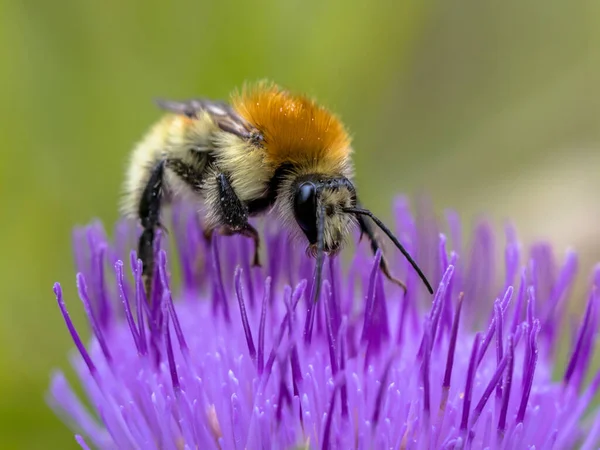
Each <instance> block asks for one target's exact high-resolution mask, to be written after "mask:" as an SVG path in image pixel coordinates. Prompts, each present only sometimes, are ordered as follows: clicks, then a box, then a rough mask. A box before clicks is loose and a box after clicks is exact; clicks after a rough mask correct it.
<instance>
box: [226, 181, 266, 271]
mask: <svg viewBox="0 0 600 450" xmlns="http://www.w3.org/2000/svg"><path fill="white" fill-rule="evenodd" d="M217 186H218V191H219V192H218V195H219V200H220V209H221V211H220V216H221V223H222V225H223V226H222V228H221V231H222V233H223V234H225V235H232V234H241V235H242V236H246V237H249V238H252V240H253V241H254V258H253V261H252V264H253V265H254V266H260V257H259V249H260V236H259V235H258V231H256V228H254V227H253V226H252V225H250V223H248V208H247V207H246V205H244V203H242V201H241V200H240V199H239V198H238V196H237V194H236V193H235V191H234V190H233V188H232V187H231V183H230V182H229V180H228V179H227V176H226V175H225V174H224V173H219V174H217Z"/></svg>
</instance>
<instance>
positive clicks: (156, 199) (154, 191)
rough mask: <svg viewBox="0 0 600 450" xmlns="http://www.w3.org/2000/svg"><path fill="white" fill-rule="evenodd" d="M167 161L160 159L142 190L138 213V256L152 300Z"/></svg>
mask: <svg viewBox="0 0 600 450" xmlns="http://www.w3.org/2000/svg"><path fill="white" fill-rule="evenodd" d="M164 169H165V161H164V160H161V161H159V162H158V163H157V164H156V166H155V167H154V169H152V173H151V174H150V179H149V180H148V183H147V184H146V187H145V188H144V191H143V192H142V197H141V200H140V204H139V208H138V215H139V217H140V221H141V224H142V228H143V231H142V234H141V236H140V239H139V242H138V258H140V259H141V260H142V277H143V279H144V288H145V290H146V297H147V301H148V302H151V295H152V292H151V291H152V278H153V274H154V236H155V232H156V229H157V228H159V227H160V206H161V201H162V197H163V176H164Z"/></svg>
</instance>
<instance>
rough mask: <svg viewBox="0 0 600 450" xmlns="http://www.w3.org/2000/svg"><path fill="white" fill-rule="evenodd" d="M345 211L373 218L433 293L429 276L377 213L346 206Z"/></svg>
mask: <svg viewBox="0 0 600 450" xmlns="http://www.w3.org/2000/svg"><path fill="white" fill-rule="evenodd" d="M344 212H347V213H350V214H360V215H363V216H368V217H370V218H371V220H372V221H373V222H375V224H376V225H377V226H378V227H379V228H381V231H383V232H384V233H385V234H386V235H387V237H389V238H390V240H391V241H392V242H393V243H394V245H395V246H396V247H398V250H400V251H401V252H402V254H403V255H404V257H405V258H406V260H407V261H408V262H409V263H410V265H411V266H412V267H413V269H415V271H416V272H417V273H418V274H419V277H420V278H421V280H422V281H423V284H425V287H427V290H428V291H429V293H430V294H433V289H432V287H431V284H429V281H428V280H427V277H426V276H425V274H424V273H423V271H422V270H421V269H420V267H419V266H418V265H417V263H416V262H415V260H414V259H412V256H410V254H409V253H408V252H407V251H406V249H405V248H404V247H403V246H402V244H401V243H400V241H398V239H397V238H396V236H394V233H392V232H391V230H390V229H389V228H388V227H386V226H385V224H384V223H383V222H382V221H381V220H379V219H378V218H377V217H376V216H375V214H373V213H372V212H371V211H369V210H368V209H361V208H344Z"/></svg>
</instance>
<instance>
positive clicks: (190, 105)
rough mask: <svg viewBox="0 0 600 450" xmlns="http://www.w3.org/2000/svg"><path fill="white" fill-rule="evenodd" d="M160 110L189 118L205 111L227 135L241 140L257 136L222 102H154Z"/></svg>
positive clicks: (252, 129) (199, 100)
mask: <svg viewBox="0 0 600 450" xmlns="http://www.w3.org/2000/svg"><path fill="white" fill-rule="evenodd" d="M156 104H157V105H158V107H159V108H160V109H163V110H165V111H169V112H172V113H175V114H183V115H185V116H188V117H190V118H195V117H197V116H198V113H199V112H201V111H205V112H207V113H208V114H210V115H211V116H212V118H213V119H214V121H215V123H216V124H217V126H218V127H219V128H221V129H222V130H223V131H226V132H227V133H232V134H235V135H236V136H239V137H240V138H242V139H256V138H257V135H259V132H258V130H256V129H255V128H254V127H253V126H252V125H250V124H249V123H248V122H247V121H245V120H244V119H243V118H242V117H240V116H239V114H237V113H236V112H235V111H234V110H233V108H232V107H231V105H229V104H227V103H225V102H222V101H213V100H206V99H191V100H183V101H176V100H163V99H158V100H156Z"/></svg>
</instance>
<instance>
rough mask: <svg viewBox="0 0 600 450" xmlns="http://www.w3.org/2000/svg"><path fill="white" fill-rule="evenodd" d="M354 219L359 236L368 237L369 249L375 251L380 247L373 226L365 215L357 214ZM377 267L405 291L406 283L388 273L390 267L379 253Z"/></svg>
mask: <svg viewBox="0 0 600 450" xmlns="http://www.w3.org/2000/svg"><path fill="white" fill-rule="evenodd" d="M356 219H357V220H358V225H359V227H360V236H361V238H362V236H363V235H366V236H367V238H368V239H369V243H370V244H371V250H373V253H377V250H379V249H380V248H381V245H380V243H379V240H378V239H377V236H376V235H375V230H374V228H373V226H372V225H371V223H370V222H368V219H367V218H366V217H365V216H361V215H357V216H356ZM379 267H380V268H381V271H382V272H383V274H384V275H385V276H386V278H387V279H388V280H390V281H392V282H393V283H396V284H397V285H399V286H400V287H401V288H402V289H404V291H406V284H404V282H402V281H401V280H399V279H397V278H395V277H394V276H393V275H392V274H391V273H390V269H389V267H388V264H387V261H386V259H385V257H384V256H383V254H382V255H381V262H380V263H379Z"/></svg>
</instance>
